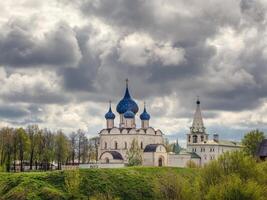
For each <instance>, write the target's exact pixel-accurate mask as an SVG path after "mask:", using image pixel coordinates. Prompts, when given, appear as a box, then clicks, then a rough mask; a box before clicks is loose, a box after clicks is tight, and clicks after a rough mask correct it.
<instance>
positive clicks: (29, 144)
mask: <svg viewBox="0 0 267 200" xmlns="http://www.w3.org/2000/svg"><path fill="white" fill-rule="evenodd" d="M97 143H98V137H94V138H91V139H88V138H87V137H86V134H85V132H84V131H82V130H80V129H79V130H77V131H76V132H73V133H71V134H70V135H69V136H67V135H66V134H65V133H64V132H63V131H62V130H58V131H51V130H49V129H46V128H44V129H40V128H39V127H38V125H29V126H28V127H27V128H10V127H5V128H1V129H0V168H1V170H2V171H7V172H10V171H24V170H25V167H26V166H27V169H28V170H51V169H52V168H53V166H54V168H55V167H56V168H57V169H61V166H62V165H68V164H71V165H76V164H80V163H82V164H84V163H89V162H90V161H93V160H96V159H97Z"/></svg>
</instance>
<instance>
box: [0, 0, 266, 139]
mask: <svg viewBox="0 0 267 200" xmlns="http://www.w3.org/2000/svg"><path fill="white" fill-rule="evenodd" d="M266 13H267V1H266V0H224V1H222V0H205V1H204V0H168V1H167V0H153V1H150V0H46V1H42V0H8V1H1V2H0V126H2V127H3V126H26V125H27V124H32V123H37V124H39V125H40V126H41V127H48V128H50V129H52V130H55V129H63V130H64V131H65V132H67V133H69V132H71V131H73V130H77V129H79V128H81V129H84V130H86V131H88V135H89V136H93V135H97V133H98V131H99V130H100V129H102V128H103V127H105V119H104V117H103V116H104V114H105V112H106V111H107V108H108V103H107V102H108V100H109V99H111V100H112V102H113V110H114V109H115V107H116V104H117V102H118V101H119V100H120V99H121V97H122V95H123V93H124V89H125V81H124V80H125V78H129V80H130V91H131V94H132V96H133V97H134V98H135V99H136V101H137V102H138V104H139V107H140V110H142V107H143V105H142V104H143V101H144V100H145V101H146V102H147V107H148V111H149V112H150V114H151V116H152V119H151V125H152V126H154V127H155V128H160V129H161V130H162V131H163V132H164V133H165V134H166V135H168V137H169V138H170V139H175V138H177V137H178V138H179V139H180V140H181V141H182V143H183V139H184V137H185V136H184V134H185V133H187V132H188V128H189V126H190V125H191V123H192V115H193V113H194V110H195V100H196V96H200V100H201V106H202V110H203V116H204V117H205V121H204V122H205V125H206V126H207V129H208V131H209V133H210V134H213V133H214V132H217V133H219V134H220V137H221V138H225V139H234V140H238V139H240V138H241V137H242V136H243V134H244V132H246V131H248V130H251V129H254V128H258V129H261V130H267V66H266V63H267V29H266V27H267V26H266V23H267V21H266V20H267V15H266ZM138 117H139V113H138ZM116 122H118V117H117V118H116ZM138 122H139V121H138ZM138 125H139V124H138Z"/></svg>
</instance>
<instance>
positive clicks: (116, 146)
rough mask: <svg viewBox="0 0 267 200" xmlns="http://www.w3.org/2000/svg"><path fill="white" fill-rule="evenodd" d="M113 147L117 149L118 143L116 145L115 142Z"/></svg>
mask: <svg viewBox="0 0 267 200" xmlns="http://www.w3.org/2000/svg"><path fill="white" fill-rule="evenodd" d="M114 146H115V149H118V143H117V141H115V144H114Z"/></svg>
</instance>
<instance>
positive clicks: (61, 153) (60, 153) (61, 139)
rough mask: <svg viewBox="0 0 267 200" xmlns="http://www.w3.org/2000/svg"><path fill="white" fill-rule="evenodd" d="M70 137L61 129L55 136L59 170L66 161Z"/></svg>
mask: <svg viewBox="0 0 267 200" xmlns="http://www.w3.org/2000/svg"><path fill="white" fill-rule="evenodd" d="M68 142H69V141H68V138H67V137H66V136H65V135H64V133H63V132H62V131H61V130H60V131H58V132H57V134H56V138H55V156H56V161H57V164H58V170H60V169H61V165H62V164H65V163H66V160H67V155H68V146H69V143H68Z"/></svg>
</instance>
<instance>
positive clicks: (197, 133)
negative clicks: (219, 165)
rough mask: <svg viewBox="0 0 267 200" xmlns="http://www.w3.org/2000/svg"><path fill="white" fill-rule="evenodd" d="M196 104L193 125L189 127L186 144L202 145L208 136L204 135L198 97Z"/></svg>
mask: <svg viewBox="0 0 267 200" xmlns="http://www.w3.org/2000/svg"><path fill="white" fill-rule="evenodd" d="M196 104H197V108H196V111H195V114H194V119H193V124H192V126H191V127H190V133H189V134H187V144H192V143H204V142H205V141H207V140H208V134H207V133H206V130H205V129H206V128H205V126H204V123H203V119H202V114H201V109H200V100H199V97H197V101H196Z"/></svg>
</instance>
